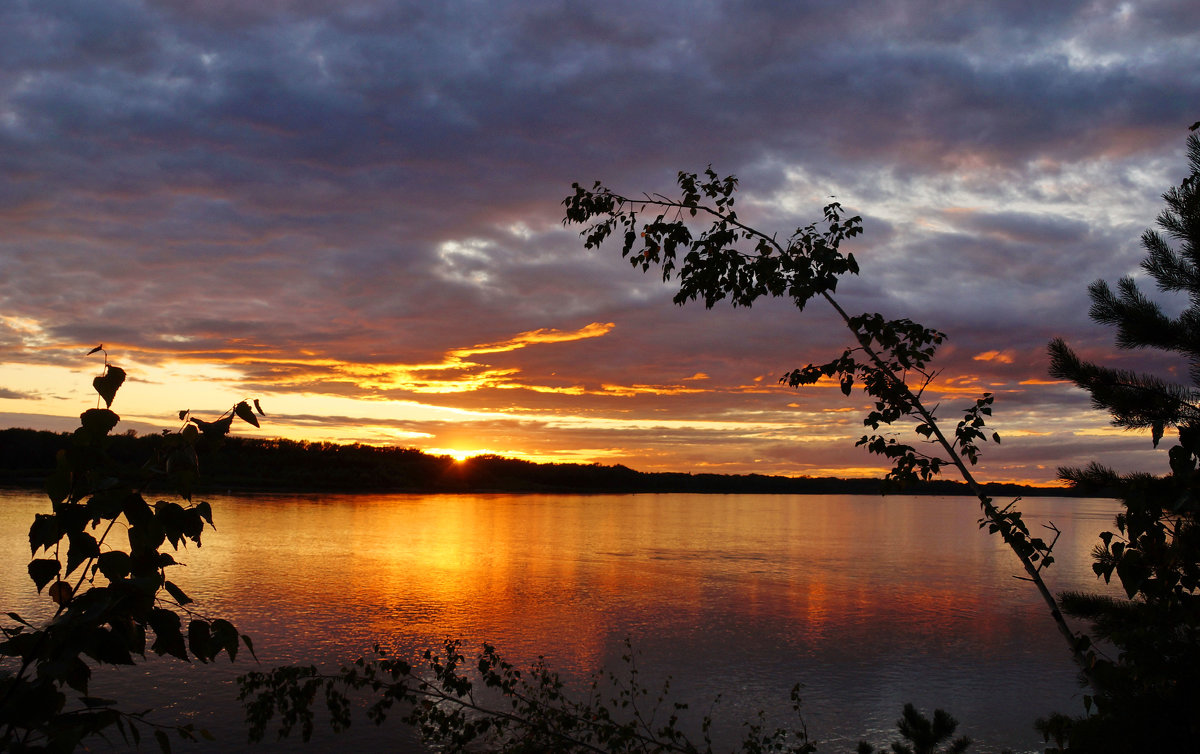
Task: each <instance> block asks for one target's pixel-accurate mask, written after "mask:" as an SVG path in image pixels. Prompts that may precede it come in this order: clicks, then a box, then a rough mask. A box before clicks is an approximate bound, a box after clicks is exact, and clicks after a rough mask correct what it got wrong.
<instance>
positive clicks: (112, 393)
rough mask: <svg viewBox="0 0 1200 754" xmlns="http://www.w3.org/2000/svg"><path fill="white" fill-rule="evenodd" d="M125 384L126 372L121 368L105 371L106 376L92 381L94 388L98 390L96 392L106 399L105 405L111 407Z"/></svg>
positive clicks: (110, 368)
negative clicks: (118, 389)
mask: <svg viewBox="0 0 1200 754" xmlns="http://www.w3.org/2000/svg"><path fill="white" fill-rule="evenodd" d="M124 382H125V370H124V369H122V368H121V367H112V366H110V367H109V368H107V369H105V370H104V374H102V375H100V376H99V377H97V378H96V379H94V380H92V387H94V388H96V392H97V393H99V394H100V397H101V398H103V399H104V405H105V406H106V407H107V406H111V405H112V402H113V398H116V397H117V388H119V387H121V385H122V383H124Z"/></svg>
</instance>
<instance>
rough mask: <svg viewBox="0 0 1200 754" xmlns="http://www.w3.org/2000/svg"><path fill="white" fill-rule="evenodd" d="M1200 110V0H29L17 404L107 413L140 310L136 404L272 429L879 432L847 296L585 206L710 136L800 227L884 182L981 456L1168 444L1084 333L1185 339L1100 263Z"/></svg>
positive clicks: (517, 436) (436, 437) (879, 248)
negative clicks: (984, 424) (585, 193)
mask: <svg viewBox="0 0 1200 754" xmlns="http://www.w3.org/2000/svg"><path fill="white" fill-rule="evenodd" d="M1197 120H1200V6H1198V5H1197V4H1196V3H1195V1H1194V0H1177V1H1164V2H1124V3H1116V2H1069V1H1064V2H1045V1H1044V0H1042V1H1040V2H988V3H982V2H966V1H964V2H935V1H933V0H929V1H927V2H915V1H914V2H853V1H849V2H840V3H827V2H775V1H771V2H657V3H632V2H629V3H626V2H608V3H579V2H532V1H529V0H525V1H518V2H429V0H425V1H424V2H419V3H406V2H375V1H374V0H341V1H339V2H320V1H318V0H258V1H257V2H235V1H234V0H210V1H207V2H201V1H199V0H196V1H193V2H187V1H185V0H164V1H163V2H154V3H151V2H127V1H125V0H105V1H104V2H95V1H94V0H64V1H62V2H42V1H40V0H10V1H9V2H5V3H3V4H0V179H2V180H0V229H2V230H0V426H25V427H35V428H46V429H69V428H71V427H73V426H75V425H76V424H77V421H78V419H77V417H78V415H79V413H80V412H81V411H82V410H84V409H86V408H88V407H90V406H92V405H94V402H95V394H94V392H93V391H92V389H91V379H92V377H93V376H95V375H96V374H98V373H99V370H100V368H101V366H102V364H103V359H102V356H101V355H100V354H97V355H94V356H91V357H85V355H84V354H85V353H86V352H87V351H88V350H89V349H90V348H92V347H93V346H95V345H97V344H99V343H103V344H104V345H105V348H106V350H107V351H108V354H109V358H110V360H111V362H112V363H114V364H117V365H119V366H121V367H123V368H125V369H126V370H127V371H128V373H129V376H130V379H129V382H128V383H126V385H125V387H124V388H122V391H121V393H120V394H119V395H118V398H117V401H116V403H115V404H114V406H113V408H114V410H116V411H117V412H118V413H120V414H121V415H122V417H123V419H124V422H123V424H122V425H121V427H119V428H118V431H119V430H121V429H125V428H134V429H136V430H138V431H139V432H145V431H157V430H158V429H160V428H166V427H174V426H176V422H175V421H174V418H175V413H176V412H177V411H178V410H180V409H191V410H192V411H193V412H195V413H198V414H200V415H204V414H206V413H207V414H214V415H215V414H219V413H220V412H222V411H224V410H226V409H227V408H228V407H230V406H231V405H233V404H234V403H236V402H237V401H239V400H241V399H243V398H259V399H260V400H261V402H262V405H263V408H264V409H265V410H266V412H267V414H268V417H267V420H266V421H265V422H264V424H263V427H262V429H260V430H255V429H253V428H251V427H249V426H248V425H241V426H240V427H238V428H237V431H238V432H239V433H242V434H247V435H251V436H283V437H291V438H297V439H310V440H335V441H341V442H367V443H377V444H394V445H401V446H412V447H417V448H421V449H424V450H428V451H430V452H435V453H451V454H455V455H460V456H461V455H470V454H472V453H500V454H505V455H511V456H516V457H521V458H528V459H531V460H538V461H549V460H556V461H572V462H588V463H590V462H593V461H595V462H599V463H604V464H614V463H622V464H625V465H628V466H631V467H633V468H636V469H640V470H644V471H658V470H666V471H692V472H724V473H746V472H758V473H770V474H787V475H829V474H839V475H846V476H859V475H864V474H878V473H881V468H882V464H881V463H880V462H879V461H878V460H877V459H876V458H875V457H872V456H869V455H868V454H867V453H866V452H865V451H863V450H861V449H858V448H854V447H853V444H854V440H855V439H857V438H858V437H859V435H861V434H862V433H863V427H862V421H861V420H862V415H863V411H862V405H863V400H862V395H861V394H860V393H857V392H856V393H855V394H854V395H853V396H852V397H851V398H844V397H843V396H842V395H841V393H840V392H839V391H838V390H837V388H836V386H817V387H812V388H805V389H801V390H799V391H797V390H791V389H789V388H786V387H783V386H780V385H779V384H778V379H779V377H780V376H781V375H782V374H784V373H785V372H787V371H789V370H790V369H792V368H795V367H800V366H804V365H805V364H807V363H809V362H811V361H823V360H827V359H829V358H832V357H833V356H836V355H837V354H838V353H840V352H841V349H842V348H843V347H844V346H846V345H847V344H848V337H847V333H846V332H845V331H844V330H841V329H839V327H840V326H839V325H838V324H837V323H836V322H834V321H833V319H832V318H831V316H830V314H831V313H830V312H828V311H826V310H825V309H824V308H822V307H821V306H819V305H818V304H819V302H814V303H813V305H811V306H810V307H809V308H808V309H806V310H805V311H804V312H803V313H801V312H798V311H796V310H795V308H794V307H790V306H789V305H787V304H786V303H785V302H781V301H777V302H764V303H761V304H756V305H755V306H754V307H753V308H751V309H732V308H730V307H728V306H718V307H716V308H714V309H713V310H711V311H708V310H705V309H704V307H703V305H702V304H692V305H688V306H685V307H676V306H674V305H673V304H672V303H671V296H672V293H673V290H672V289H671V288H670V287H668V286H665V285H663V284H662V283H661V281H660V280H659V279H658V278H657V277H656V276H655V275H653V274H652V275H644V274H643V273H642V272H641V271H640V270H635V269H633V268H632V267H630V265H629V264H628V263H627V262H625V261H623V260H622V259H621V258H620V253H619V249H617V248H615V247H610V248H605V249H602V250H600V251H585V250H584V249H583V244H582V241H581V239H580V238H579V237H578V235H577V231H578V229H577V228H575V227H566V228H564V227H563V225H562V206H561V202H562V199H563V198H564V197H565V196H566V195H567V194H568V193H570V191H571V184H572V182H574V181H579V182H581V183H585V184H587V185H590V184H591V182H592V181H594V180H597V179H599V180H602V181H603V182H604V183H605V184H606V185H608V186H610V187H612V188H613V189H614V190H618V191H621V192H625V193H631V194H637V193H641V192H644V191H646V192H654V191H659V192H669V191H670V190H671V188H672V187H673V182H674V177H675V175H676V172H677V171H679V170H688V171H701V170H703V169H704V168H705V166H707V165H709V164H711V165H712V166H713V168H714V169H715V170H716V171H717V172H718V173H720V174H722V175H725V174H736V175H738V176H739V177H740V179H741V185H742V191H741V192H740V193H739V204H740V207H741V216H742V218H743V219H744V220H746V221H747V222H749V223H751V224H752V225H754V226H756V227H758V228H760V229H763V230H765V231H768V232H771V233H775V232H778V233H779V235H780V237H786V236H787V235H788V234H789V233H791V232H792V231H793V230H795V228H796V227H797V226H800V225H805V224H807V223H809V222H810V221H812V220H815V219H818V218H819V217H820V208H821V206H822V205H823V204H824V203H826V202H827V201H829V197H831V196H836V197H837V201H840V202H841V203H842V204H843V205H844V206H845V207H846V208H847V209H849V210H850V211H852V212H854V213H857V214H861V215H862V216H863V221H864V226H865V232H864V234H863V235H862V236H860V237H859V238H857V239H855V240H854V244H853V248H852V251H853V252H854V253H855V255H856V257H857V258H858V259H859V261H860V263H861V265H862V274H861V276H859V277H858V278H854V279H850V280H846V281H844V282H843V284H842V285H841V286H840V287H839V293H840V295H841V297H842V302H843V305H844V306H846V308H847V309H850V310H851V311H852V312H865V311H879V312H881V313H883V314H885V315H887V316H889V317H910V318H912V319H915V320H917V321H919V322H922V323H923V324H926V325H928V326H931V327H936V328H938V329H941V330H944V331H946V332H947V333H948V334H949V335H950V340H949V342H948V345H947V346H945V347H944V349H943V351H942V353H941V357H940V358H939V359H938V361H937V366H938V367H940V368H941V369H942V370H943V372H942V374H941V376H940V378H939V379H938V381H937V382H936V383H935V385H934V387H933V389H932V391H931V392H932V393H933V394H934V398H935V402H939V401H940V404H941V410H942V414H943V415H944V416H945V417H946V418H947V419H949V420H951V421H956V420H957V416H956V415H957V413H958V409H959V408H960V407H964V406H966V405H968V404H969V403H970V402H971V401H972V400H973V398H974V397H975V395H977V394H978V393H979V392H982V391H985V390H986V391H991V392H994V393H995V394H996V395H997V402H996V406H995V418H994V421H993V425H994V428H995V429H996V430H998V431H999V432H1000V433H1001V435H1002V436H1003V438H1004V444H1003V445H1002V446H1001V447H999V448H990V447H989V448H987V449H985V454H984V456H983V458H982V460H981V465H980V467H979V476H980V477H981V478H982V479H984V480H1020V481H1033V482H1038V483H1049V482H1051V481H1053V479H1054V478H1055V468H1056V467H1057V466H1059V465H1062V464H1083V463H1086V462H1088V461H1089V460H1092V459H1097V460H1100V461H1103V462H1106V463H1110V464H1113V465H1115V466H1117V467H1118V468H1120V469H1123V470H1132V469H1135V468H1139V469H1146V470H1150V471H1156V472H1161V471H1165V470H1166V468H1167V464H1166V453H1165V451H1164V450H1158V451H1154V450H1152V449H1151V447H1150V441H1149V438H1148V436H1147V435H1139V434H1130V433H1125V432H1122V431H1119V430H1115V429H1113V428H1111V427H1110V426H1109V425H1108V422H1107V417H1106V415H1105V414H1103V413H1102V412H1098V411H1095V410H1092V409H1091V408H1090V407H1089V401H1088V399H1087V397H1086V396H1085V395H1084V394H1083V393H1081V392H1080V391H1079V390H1077V389H1074V388H1072V387H1070V386H1067V385H1063V384H1056V383H1053V382H1051V381H1050V380H1049V378H1048V377H1047V375H1046V355H1045V344H1046V342H1047V340H1049V339H1050V338H1051V337H1053V336H1055V335H1062V336H1064V337H1066V338H1067V339H1068V341H1069V342H1070V343H1072V344H1073V345H1074V346H1076V347H1077V348H1078V349H1079V350H1080V351H1081V352H1082V353H1084V354H1085V355H1089V356H1092V357H1096V358H1103V359H1104V360H1105V361H1106V362H1108V363H1112V364H1118V363H1119V364H1121V365H1124V366H1128V367H1142V366H1145V367H1147V368H1152V369H1154V370H1157V371H1159V372H1162V373H1164V374H1168V373H1169V372H1170V371H1171V370H1173V369H1174V368H1175V367H1176V366H1177V365H1176V364H1175V363H1173V362H1172V361H1170V360H1169V359H1161V358H1158V357H1156V356H1155V355H1153V354H1147V353H1125V354H1119V353H1115V352H1113V351H1112V346H1111V344H1112V336H1111V333H1110V332H1109V331H1106V330H1105V329H1104V328H1102V327H1100V326H1098V325H1094V324H1093V323H1091V322H1090V321H1089V320H1088V318H1087V309H1088V300H1087V293H1086V287H1087V285H1088V283H1090V282H1092V281H1093V280H1096V279H1098V278H1104V279H1107V280H1109V281H1115V280H1116V279H1118V278H1119V277H1121V276H1122V275H1126V274H1135V275H1136V274H1138V272H1137V263H1138V262H1139V261H1140V259H1141V257H1142V254H1143V252H1142V249H1141V246H1140V243H1139V236H1140V235H1141V233H1142V231H1143V230H1144V229H1146V228H1147V227H1149V226H1150V225H1152V223H1153V221H1154V218H1155V216H1156V215H1157V214H1158V212H1159V211H1160V210H1161V208H1162V202H1161V199H1160V196H1161V194H1162V192H1163V191H1165V190H1166V189H1167V188H1169V187H1170V186H1172V185H1175V184H1178V182H1179V181H1180V180H1181V179H1182V178H1183V177H1184V174H1185V173H1184V171H1185V164H1186V163H1185V160H1184V143H1185V139H1186V137H1187V134H1188V131H1187V127H1188V126H1189V125H1190V124H1191V123H1193V122H1195V121H1197ZM1163 301H1165V302H1169V299H1165V298H1164V299H1163ZM1170 305H1173V304H1170ZM1181 373H1186V371H1185V370H1183V371H1181ZM905 436H908V435H907V434H906V435H905Z"/></svg>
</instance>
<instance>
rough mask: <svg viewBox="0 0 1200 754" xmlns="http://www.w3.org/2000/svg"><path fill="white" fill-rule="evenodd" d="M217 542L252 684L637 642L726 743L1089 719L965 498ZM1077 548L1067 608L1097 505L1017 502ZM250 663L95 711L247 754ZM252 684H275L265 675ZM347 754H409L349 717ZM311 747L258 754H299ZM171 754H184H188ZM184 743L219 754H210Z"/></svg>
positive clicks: (2, 500) (11, 496) (655, 511)
mask: <svg viewBox="0 0 1200 754" xmlns="http://www.w3.org/2000/svg"><path fill="white" fill-rule="evenodd" d="M209 500H210V501H211V502H212V504H213V508H214V519H215V521H216V525H217V530H216V531H215V532H213V531H209V532H206V533H205V535H204V546H203V547H202V548H200V549H195V548H193V549H191V550H188V551H187V552H186V553H184V554H182V555H181V556H177V559H178V560H180V561H183V562H185V563H187V567H186V568H182V569H177V570H176V572H175V573H174V574H173V576H172V579H173V580H174V581H175V582H176V583H178V584H179V585H180V586H181V587H182V588H183V589H184V590H185V591H186V592H188V593H189V594H190V595H191V596H192V597H193V598H195V599H196V600H197V601H198V602H199V603H200V605H201V608H202V609H203V610H204V611H206V612H207V613H208V614H209V615H212V616H223V617H227V618H229V619H230V620H232V621H233V622H234V623H235V624H236V625H237V626H238V628H239V629H241V630H242V631H243V632H245V633H249V634H251V635H252V636H253V637H254V640H255V646H256V648H257V649H258V654H259V658H260V660H261V661H262V667H263V668H266V667H273V666H275V665H279V664H286V663H291V662H304V663H305V664H308V663H313V662H315V663H317V664H326V665H329V666H336V665H337V664H339V663H341V662H345V661H349V660H352V659H354V658H355V657H358V656H360V655H362V654H364V653H366V652H367V651H368V650H369V649H370V648H371V646H372V645H373V644H375V643H379V644H382V645H384V646H387V647H389V648H391V649H395V650H398V651H400V652H403V653H415V652H417V651H419V650H422V649H424V648H427V647H437V646H439V645H440V643H441V641H442V640H443V639H447V638H458V639H462V640H463V642H464V645H465V646H466V647H468V648H471V647H474V646H476V645H478V644H479V643H480V642H483V641H488V642H491V643H493V644H495V645H496V646H497V647H498V648H499V649H500V650H501V652H502V653H504V654H505V655H506V656H508V657H509V658H510V659H512V660H514V661H517V663H518V664H519V665H523V664H527V663H528V662H529V661H531V660H533V659H534V658H536V657H537V656H538V655H544V656H545V657H546V658H547V661H548V662H549V664H550V665H551V666H552V667H553V668H555V669H557V670H559V671H561V672H562V673H563V675H564V676H565V677H567V678H568V679H571V680H572V681H582V680H583V679H585V678H586V677H587V675H588V674H590V673H591V672H593V671H595V670H597V669H600V668H603V667H606V666H611V667H616V666H617V664H618V658H619V657H620V655H621V654H622V652H623V650H624V640H625V639H626V638H629V639H630V640H631V641H632V642H633V645H634V647H635V648H636V649H637V650H638V651H639V652H641V658H640V660H639V666H640V669H641V670H642V673H643V675H644V676H646V677H647V678H648V679H662V678H665V677H666V676H668V675H669V676H671V677H672V695H673V696H674V697H676V698H678V699H681V700H688V701H691V702H692V706H693V708H699V709H707V708H708V707H709V704H710V702H711V700H712V699H713V697H715V696H717V695H721V696H722V701H721V703H720V704H719V705H718V706H717V708H716V713H717V718H718V721H719V722H722V721H723V722H725V723H726V728H727V730H728V731H729V737H728V740H730V741H733V740H736V739H737V738H738V737H739V736H740V732H739V723H740V721H741V720H744V719H748V718H749V717H750V715H751V714H752V713H753V712H754V711H756V710H758V709H760V708H763V709H767V710H768V711H769V712H771V713H772V714H773V715H777V717H776V718H774V720H775V721H776V722H778V723H780V724H786V723H788V722H789V719H788V718H787V717H786V713H787V711H788V709H789V704H788V692H789V690H790V689H791V687H792V685H793V684H795V683H796V682H801V683H803V684H804V689H803V697H804V713H805V719H806V722H807V724H808V728H809V731H810V734H811V735H812V736H813V737H814V739H816V740H818V741H820V742H821V743H822V745H821V746H820V750H821V751H822V752H835V751H838V752H840V751H849V750H851V749H852V748H853V744H854V743H855V742H856V741H857V740H858V739H859V738H861V737H864V736H865V737H868V738H869V739H870V740H872V741H873V742H875V743H883V742H885V741H888V740H890V739H891V735H892V731H893V730H894V727H893V726H894V721H895V719H896V717H898V715H899V712H900V709H901V707H902V706H903V704H904V703H905V702H907V701H912V702H914V703H916V704H917V705H918V706H920V707H922V708H923V709H925V710H926V711H929V710H931V709H932V708H933V707H934V706H935V705H936V706H941V707H944V708H946V709H948V710H949V711H950V712H951V713H952V714H954V715H955V717H957V718H958V719H959V720H960V721H961V723H962V725H961V726H960V732H961V733H966V734H967V735H970V736H972V737H973V738H974V739H975V740H976V741H977V744H976V746H975V747H973V749H972V750H973V751H981V752H986V751H999V750H1000V749H1001V748H1012V749H1014V750H1016V751H1034V750H1040V745H1041V743H1042V742H1041V740H1040V737H1038V736H1037V734H1036V733H1034V732H1033V730H1032V727H1031V723H1032V721H1033V719H1034V718H1035V717H1037V716H1039V715H1043V714H1046V713H1047V712H1050V711H1052V710H1060V711H1064V712H1070V713H1075V712H1078V711H1080V710H1081V702H1080V691H1079V688H1078V686H1077V685H1076V681H1075V671H1074V668H1073V666H1072V664H1071V661H1070V658H1069V656H1068V653H1067V651H1066V650H1065V648H1064V646H1063V642H1062V639H1061V638H1060V637H1059V635H1058V634H1057V633H1056V632H1055V630H1054V628H1053V625H1052V623H1051V621H1050V619H1049V617H1048V616H1047V614H1046V611H1045V608H1044V607H1043V606H1042V604H1041V603H1040V602H1039V601H1038V599H1037V597H1036V594H1035V593H1034V591H1033V589H1032V588H1031V587H1030V585H1029V584H1028V583H1026V582H1023V581H1020V580H1018V579H1016V578H1014V576H1015V575H1017V574H1018V573H1019V571H1018V566H1017V564H1016V561H1015V558H1014V557H1013V556H1012V554H1011V553H1010V552H1009V551H1008V550H1007V548H1005V547H1004V545H1003V543H1002V542H1001V541H1000V540H999V538H997V537H988V536H986V535H985V534H983V533H981V532H980V531H979V530H978V528H977V525H976V520H977V518H978V508H977V506H976V504H975V503H974V502H973V500H972V499H969V498H930V497H903V496H895V497H887V498H881V497H860V496H836V495H834V496H787V495H780V496H765V495H597V496H562V495H357V496H331V495H320V496H318V495H260V496H239V497H213V498H209ZM1019 505H1020V506H1021V507H1022V509H1023V510H1025V511H1026V517H1027V520H1028V521H1029V522H1030V523H1031V525H1032V526H1038V525H1039V524H1041V523H1043V522H1046V521H1050V520H1052V521H1054V523H1055V524H1057V525H1058V526H1059V528H1060V529H1061V530H1062V531H1063V535H1062V538H1061V539H1060V540H1059V544H1058V546H1057V548H1056V550H1055V555H1056V557H1057V562H1056V563H1055V564H1054V565H1053V566H1052V567H1051V568H1050V569H1049V572H1048V580H1049V581H1050V586H1051V588H1052V589H1053V590H1056V591H1058V590H1063V589H1099V588H1101V586H1102V584H1099V583H1098V582H1097V581H1096V579H1095V577H1094V576H1093V575H1092V572H1091V569H1090V560H1089V553H1090V550H1091V548H1092V546H1093V544H1094V543H1095V542H1096V535H1097V533H1098V532H1100V531H1101V530H1104V529H1106V528H1109V525H1110V524H1111V519H1112V515H1113V513H1114V512H1115V510H1116V504H1115V502H1113V501H1108V500H1065V499H1050V498H1043V499H1028V500H1024V501H1022V502H1021V503H1020V504H1019ZM47 506H48V502H46V500H45V497H44V496H42V495H39V494H34V493H27V492H11V491H10V492H2V491H0V557H2V558H3V567H2V569H0V608H3V611H5V612H6V611H9V610H15V611H17V612H19V613H21V614H22V615H24V616H26V617H29V616H31V615H36V614H38V612H39V611H43V612H45V611H47V610H48V607H49V601H48V600H47V599H46V598H45V597H44V596H43V597H41V598H37V597H36V595H34V594H33V593H32V592H33V589H32V585H31V582H30V581H29V580H28V576H27V575H26V573H25V565H26V563H27V562H28V559H29V558H28V554H29V549H28V539H27V538H26V533H27V531H28V527H29V524H30V523H31V522H32V520H33V515H34V513H35V512H39V511H43V510H45V509H46V507H47ZM257 667H258V666H256V665H255V664H254V663H253V662H252V661H249V660H248V659H247V660H246V661H243V659H241V657H240V656H239V660H238V662H237V663H235V664H232V665H231V664H229V663H228V662H226V661H225V660H224V659H222V661H221V662H220V663H219V664H218V665H216V666H199V665H197V666H188V665H184V664H183V663H180V662H177V661H174V660H171V659H163V658H153V659H152V660H151V661H150V662H148V663H146V664H145V665H142V666H138V667H136V668H121V669H117V670H116V671H109V670H108V669H105V670H104V671H102V672H100V673H98V674H97V678H98V679H99V678H103V679H105V680H103V681H102V682H101V683H100V684H98V685H96V686H95V688H94V689H93V692H94V693H104V694H110V693H111V694H117V695H119V698H121V699H123V700H125V699H129V700H135V701H131V703H130V704H129V705H127V706H129V707H135V706H138V705H141V704H145V705H146V706H154V707H155V708H156V709H158V710H159V711H160V712H161V717H162V719H164V720H190V721H194V722H196V723H197V724H198V725H200V726H203V727H207V728H208V729H209V730H211V731H212V732H214V733H215V734H216V735H217V736H218V737H219V739H220V749H221V750H222V751H237V750H240V748H241V747H243V746H244V744H243V742H244V740H245V732H244V727H243V726H242V722H241V719H242V718H241V710H240V707H239V706H238V705H237V703H236V702H234V701H233V698H234V696H235V694H236V690H235V689H236V686H235V684H234V681H233V679H234V678H235V677H236V676H237V675H238V674H240V673H244V672H247V671H248V670H250V669H255V668H257ZM259 669H261V668H259ZM333 746H339V747H351V748H364V749H368V750H379V751H419V750H420V749H419V748H418V747H417V746H416V744H415V743H413V741H412V739H411V736H410V735H409V734H407V732H405V731H404V730H403V729H402V728H401V727H400V726H398V725H397V726H385V727H384V728H383V729H375V728H374V727H373V726H369V724H366V723H365V721H363V720H361V719H360V720H358V721H357V722H356V725H355V726H354V729H352V731H351V733H349V734H347V735H346V736H343V737H334V736H332V734H320V736H319V739H318V740H317V741H316V742H315V745H314V746H311V747H309V749H308V750H311V751H323V750H327V749H329V748H331V747H333ZM304 749H305V747H303V746H302V745H301V744H300V743H299V742H298V741H289V742H284V743H282V744H272V745H269V746H258V747H247V750H253V751H264V752H265V751H284V750H288V751H290V750H304ZM182 750H185V751H186V750H189V749H187V748H186V747H184V748H183V749H182ZM194 750H197V751H200V750H209V751H211V750H216V749H215V748H213V747H211V746H210V747H209V748H208V749H203V748H201V747H196V748H195V749H194Z"/></svg>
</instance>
